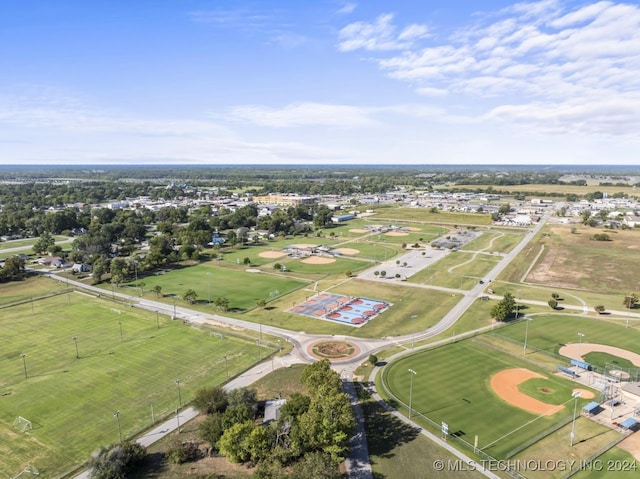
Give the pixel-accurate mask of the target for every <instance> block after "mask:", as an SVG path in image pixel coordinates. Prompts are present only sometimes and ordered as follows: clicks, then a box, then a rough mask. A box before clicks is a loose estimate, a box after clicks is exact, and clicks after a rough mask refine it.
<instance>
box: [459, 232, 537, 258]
mask: <svg viewBox="0 0 640 479" xmlns="http://www.w3.org/2000/svg"><path fill="white" fill-rule="evenodd" d="M523 236H524V232H523V231H519V230H514V231H499V230H488V231H483V232H482V234H481V235H480V236H479V237H477V238H476V239H474V240H472V241H469V242H468V243H467V244H465V245H464V246H463V247H462V248H461V249H463V250H465V251H486V252H489V253H503V254H504V253H508V252H509V251H511V250H512V249H513V247H514V246H516V245H517V244H518V243H519V242H520V241H522V238H523Z"/></svg>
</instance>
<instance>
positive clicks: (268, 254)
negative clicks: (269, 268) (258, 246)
mask: <svg viewBox="0 0 640 479" xmlns="http://www.w3.org/2000/svg"><path fill="white" fill-rule="evenodd" d="M258 256H260V257H261V258H269V259H273V258H282V257H283V256H287V253H283V252H282V251H263V252H262V253H258Z"/></svg>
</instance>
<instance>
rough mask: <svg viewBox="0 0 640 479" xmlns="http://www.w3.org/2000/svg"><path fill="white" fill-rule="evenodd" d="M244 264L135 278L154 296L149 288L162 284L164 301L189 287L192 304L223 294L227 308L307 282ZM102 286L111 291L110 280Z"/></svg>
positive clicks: (247, 305)
mask: <svg viewBox="0 0 640 479" xmlns="http://www.w3.org/2000/svg"><path fill="white" fill-rule="evenodd" d="M247 268H248V267H247V266H245V265H240V266H236V265H234V264H231V266H229V267H223V266H219V265H218V264H217V263H216V262H215V261H211V262H208V263H202V264H196V265H193V266H188V267H184V268H177V269H173V270H169V271H167V272H166V273H164V274H159V275H155V274H154V275H149V276H144V277H142V278H140V279H139V280H140V281H142V282H144V284H145V285H144V290H145V294H147V295H148V296H149V297H150V298H153V299H156V297H155V294H154V293H153V292H152V291H151V290H152V289H153V288H154V286H156V285H159V286H160V287H161V288H162V294H163V295H164V296H165V297H164V301H166V302H167V303H172V302H173V297H174V296H175V297H176V298H177V299H178V301H181V302H182V295H183V293H184V292H185V291H187V290H188V289H193V290H195V291H196V292H197V293H198V304H197V305H195V306H196V307H197V306H203V307H207V306H208V302H209V297H211V301H214V300H215V299H216V298H218V297H225V298H227V299H229V307H230V309H234V310H240V311H242V310H247V309H250V308H253V307H255V306H256V302H257V301H258V300H260V299H264V300H266V301H268V300H269V299H270V297H272V296H273V293H274V292H276V291H277V292H278V293H277V294H278V295H282V294H286V293H288V292H290V291H293V290H295V289H298V288H300V287H302V286H304V285H305V284H307V282H306V281H304V280H301V279H299V278H295V277H290V276H289V275H287V274H271V273H272V272H271V271H269V274H261V273H250V272H247V271H246V269H247ZM208 273H211V274H210V275H208ZM133 283H134V282H132V283H131V284H133ZM103 287H104V288H105V290H107V291H111V285H110V284H108V283H104V284H103ZM129 294H132V291H129ZM158 299H160V300H163V298H158ZM183 304H184V303H183Z"/></svg>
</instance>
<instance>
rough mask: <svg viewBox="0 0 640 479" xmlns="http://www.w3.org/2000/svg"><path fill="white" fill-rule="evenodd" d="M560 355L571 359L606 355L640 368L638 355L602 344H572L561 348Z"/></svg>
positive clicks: (639, 356)
mask: <svg viewBox="0 0 640 479" xmlns="http://www.w3.org/2000/svg"><path fill="white" fill-rule="evenodd" d="M558 352H559V353H560V354H561V355H563V356H565V357H567V358H571V359H580V360H581V361H584V359H582V355H583V354H589V353H594V352H595V353H607V354H611V355H612V356H618V357H619V358H622V359H628V360H629V361H631V362H632V363H633V364H634V366H638V367H640V354H636V353H632V352H631V351H627V350H626V349H621V348H616V347H615V346H606V345H604V344H597V343H572V344H567V345H565V346H562V347H561V348H560V351H558ZM578 354H580V356H578Z"/></svg>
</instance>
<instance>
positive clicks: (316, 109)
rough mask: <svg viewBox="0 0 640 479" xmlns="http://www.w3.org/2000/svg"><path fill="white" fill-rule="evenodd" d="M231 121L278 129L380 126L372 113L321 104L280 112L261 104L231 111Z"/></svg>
mask: <svg viewBox="0 0 640 479" xmlns="http://www.w3.org/2000/svg"><path fill="white" fill-rule="evenodd" d="M231 118H233V119H235V120H241V121H246V122H250V123H253V124H256V125H260V126H268V127H275V128H285V127H298V126H309V125H321V126H333V127H340V128H351V127H362V126H375V125H377V122H376V121H375V120H374V119H372V117H371V112H370V111H368V110H366V109H363V108H358V107H354V106H349V105H329V104H322V103H295V104H292V105H287V106H285V107H284V108H280V109H276V108H269V107H266V106H259V105H248V106H238V107H235V108H233V109H232V111H231Z"/></svg>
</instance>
